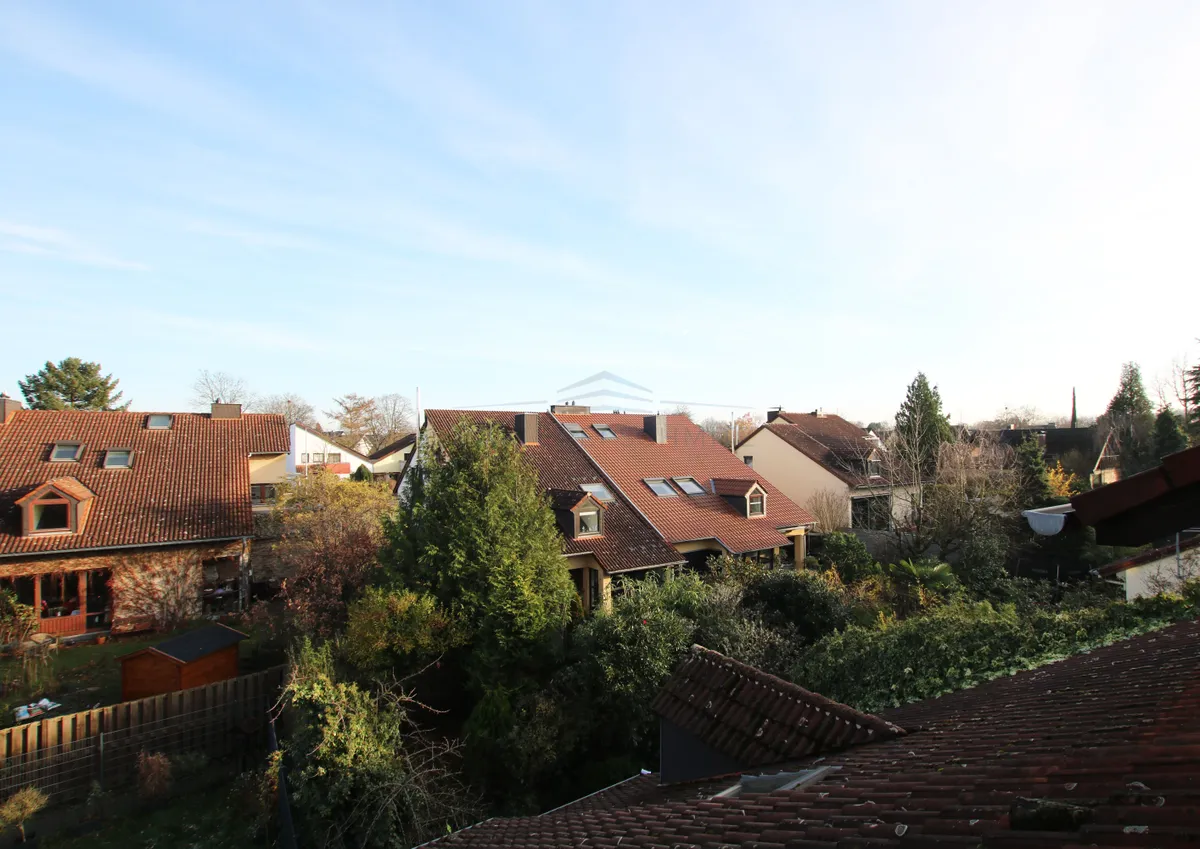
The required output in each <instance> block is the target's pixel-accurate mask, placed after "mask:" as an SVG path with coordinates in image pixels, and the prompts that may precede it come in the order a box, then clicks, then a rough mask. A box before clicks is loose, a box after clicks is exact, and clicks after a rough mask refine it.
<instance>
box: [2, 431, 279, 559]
mask: <svg viewBox="0 0 1200 849" xmlns="http://www.w3.org/2000/svg"><path fill="white" fill-rule="evenodd" d="M148 415H150V414H148V413H131V412H93V411H79V410H18V411H17V412H16V413H15V414H13V416H12V418H11V419H10V420H9V421H8V422H7V423H6V424H0V556H9V555H18V554H38V553H50V552H60V551H72V550H79V549H92V548H111V547H115V546H140V545H161V544H167V543H180V542H189V541H198V540H208V539H230V538H235V537H249V536H253V535H254V524H253V514H252V512H251V508H250V468H249V459H248V458H249V455H250V454H251V453H254V452H266V451H267V450H270V451H271V453H275V450H276V449H279V448H282V451H284V452H286V451H287V428H286V427H285V426H284V424H283V417H282V416H273V415H266V414H248V415H243V416H241V417H240V418H232V419H213V418H210V417H209V416H208V415H207V414H201V413H170V414H168V415H171V416H172V423H171V427H170V428H169V429H165V430H150V429H148V428H147V427H146V420H147V417H148ZM281 435H282V438H283V443H282V445H281V444H280V443H279V439H280V437H281ZM56 442H78V443H80V444H81V445H82V446H83V448H82V451H81V453H80V456H79V459H78V461H75V462H66V463H63V462H51V461H50V454H51V451H52V450H53V446H54V443H56ZM110 448H123V449H130V450H132V451H133V465H132V467H131V468H127V469H106V468H104V453H105V451H106V450H108V449H110ZM62 478H71V479H74V480H75V481H77V482H78V485H80V486H82V487H86V489H87V490H88V491H90V492H91V493H93V494H94V497H93V498H92V499H91V508H90V513H89V517H88V521H87V524H86V525H85V526H84V528H83V531H82V532H81V533H78V534H51V535H37V536H22V535H21V523H20V508H19V507H18V506H17V504H16V502H17V500H18V499H20V498H21V497H23V496H24V495H26V494H28V493H29V492H31V491H33V490H35V489H36V488H38V487H39V486H41V485H42V484H45V483H47V482H49V481H53V480H56V479H62Z"/></svg>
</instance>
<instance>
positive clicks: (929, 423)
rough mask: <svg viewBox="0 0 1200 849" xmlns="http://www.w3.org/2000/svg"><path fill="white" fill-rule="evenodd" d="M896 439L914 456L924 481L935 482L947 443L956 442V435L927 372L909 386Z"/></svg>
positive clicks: (898, 418) (898, 414)
mask: <svg viewBox="0 0 1200 849" xmlns="http://www.w3.org/2000/svg"><path fill="white" fill-rule="evenodd" d="M894 437H895V438H896V439H897V440H898V441H899V443H900V444H903V445H905V446H908V447H909V450H911V451H912V452H913V453H914V455H915V457H916V460H917V464H918V465H919V467H920V470H921V475H922V477H925V478H932V477H933V475H934V473H935V472H936V471H937V460H938V452H939V450H940V449H941V446H942V444H943V443H946V442H951V441H953V439H954V431H953V430H951V428H950V418H949V417H948V416H947V415H946V414H945V413H944V412H942V396H941V395H939V394H938V390H937V387H936V386H930V385H929V380H928V378H926V377H925V374H924V372H922V373H920V374H918V375H917V376H916V379H914V380H913V382H912V383H910V384H909V386H908V394H907V395H906V396H905V398H904V403H903V404H901V405H900V409H899V411H898V412H897V413H896V431H895V434H894Z"/></svg>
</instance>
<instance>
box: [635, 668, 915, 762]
mask: <svg viewBox="0 0 1200 849" xmlns="http://www.w3.org/2000/svg"><path fill="white" fill-rule="evenodd" d="M651 708H652V709H653V710H654V711H655V713H657V714H658V715H659V716H661V717H663V718H664V719H667V720H670V721H671V722H673V723H675V724H676V725H677V726H679V727H680V728H682V729H683V730H685V731H687V732H689V733H691V734H693V735H694V736H696V737H698V738H699V739H700V740H701V741H703V742H704V743H706V744H707V745H709V746H711V747H712V748H714V749H716V750H717V751H719V752H721V753H722V754H724V755H727V756H728V757H730V758H732V759H733V760H735V761H737V762H738V763H741V764H744V765H745V766H747V767H759V766H767V765H769V764H776V763H781V762H782V761H788V760H794V759H796V758H802V757H807V756H809V755H817V754H821V753H823V752H833V751H838V750H841V749H846V748H849V747H850V746H854V745H857V744H859V743H868V742H871V741H875V740H887V739H889V738H891V737H897V736H900V735H902V734H904V733H906V732H905V731H904V729H903V728H900V727H899V726H896V725H893V724H892V723H890V722H887V721H885V720H883V719H880V718H879V717H877V716H872V715H871V714H869V713H862V712H861V711H857V710H855V709H854V708H852V707H849V706H848V705H844V704H840V703H839V702H835V701H833V700H832V699H827V698H825V697H824V696H821V695H818V694H817V693H812V692H809V691H808V690H806V689H804V688H803V687H800V686H797V685H796V684H792V683H790V682H788V681H784V680H783V679H782V678H776V677H775V676H774V675H768V674H767V673H765V672H763V671H761V670H759V669H756V668H755V667H753V666H748V665H746V664H744V663H741V662H739V661H736V660H733V659H732V658H728V657H725V656H724V655H722V654H718V653H717V652H715V651H711V650H709V649H706V648H704V647H703V646H692V650H691V653H690V655H689V656H688V657H687V659H686V660H684V662H683V663H681V664H680V665H679V666H678V668H676V670H675V673H674V674H673V675H672V676H671V678H670V679H669V680H668V681H667V683H666V684H665V685H663V688H662V689H661V690H659V692H658V696H657V697H656V698H655V699H654V703H653V704H652V705H651Z"/></svg>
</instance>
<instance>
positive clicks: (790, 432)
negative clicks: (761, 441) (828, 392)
mask: <svg viewBox="0 0 1200 849" xmlns="http://www.w3.org/2000/svg"><path fill="white" fill-rule="evenodd" d="M759 430H768V431H770V432H771V433H773V434H775V435H776V436H778V437H779V438H780V439H782V440H783V441H784V442H786V443H787V444H788V445H790V446H792V447H793V448H795V449H796V450H797V451H799V452H800V453H801V454H803V455H804V456H806V457H808V458H809V459H810V460H812V461H813V462H815V463H817V464H819V465H820V466H821V467H823V468H824V469H826V470H827V471H829V472H830V473H831V474H833V475H834V476H836V477H837V478H838V479H840V480H842V481H843V482H845V483H846V484H848V485H849V486H886V485H888V480H887V479H886V478H883V477H880V476H878V475H876V476H868V475H867V474H866V473H865V472H863V471H860V470H859V468H858V467H857V464H858V463H860V462H861V461H865V460H867V459H868V458H869V457H870V456H871V454H872V453H873V452H875V451H877V450H880V445H879V443H878V442H877V441H876V440H874V439H872V438H871V437H870V431H867V430H865V429H863V428H861V427H859V426H858V425H856V424H854V423H853V422H848V421H846V420H845V419H843V418H842V417H841V416H835V415H832V414H829V413H779V414H778V416H777V417H776V418H775V419H774V420H773V421H770V422H768V423H766V424H764V425H763V426H762V427H760V428H759V429H758V430H755V431H754V432H753V433H751V434H750V435H749V436H747V437H746V438H745V439H743V440H742V441H741V443H739V445H744V444H745V443H746V442H748V441H750V439H751V438H753V437H754V436H755V434H757V433H758V431H759Z"/></svg>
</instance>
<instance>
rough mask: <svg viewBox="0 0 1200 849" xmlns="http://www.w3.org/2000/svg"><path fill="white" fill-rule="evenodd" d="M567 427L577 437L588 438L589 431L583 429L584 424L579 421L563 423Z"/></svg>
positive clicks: (568, 431)
mask: <svg viewBox="0 0 1200 849" xmlns="http://www.w3.org/2000/svg"><path fill="white" fill-rule="evenodd" d="M563 427H565V428H566V429H567V433H569V434H571V436H573V437H575V438H576V439H587V438H588V435H587V431H586V430H584V429H583V425H581V424H580V423H579V422H567V423H565V424H564V425H563Z"/></svg>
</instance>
